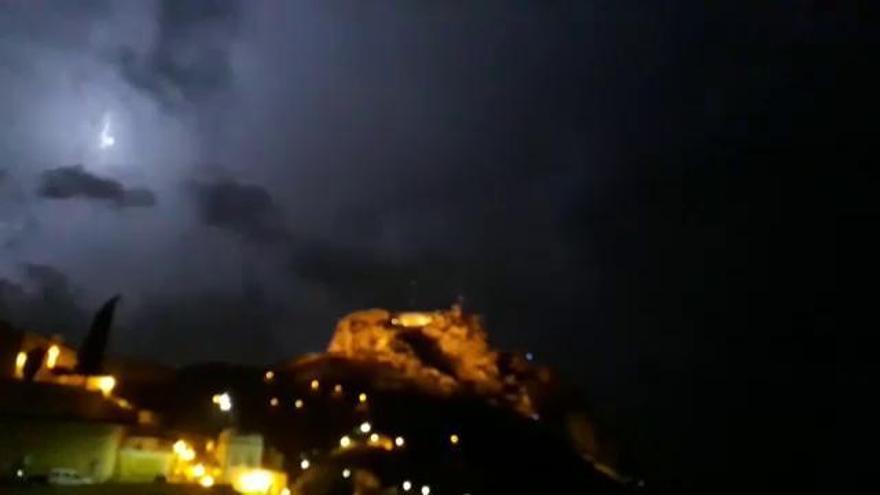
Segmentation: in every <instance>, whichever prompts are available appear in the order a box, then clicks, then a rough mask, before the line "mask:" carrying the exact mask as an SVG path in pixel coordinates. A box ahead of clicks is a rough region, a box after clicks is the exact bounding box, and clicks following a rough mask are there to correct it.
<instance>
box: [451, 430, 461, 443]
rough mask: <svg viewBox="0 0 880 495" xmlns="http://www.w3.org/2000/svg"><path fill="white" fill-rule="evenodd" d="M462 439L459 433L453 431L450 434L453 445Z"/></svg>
mask: <svg viewBox="0 0 880 495" xmlns="http://www.w3.org/2000/svg"><path fill="white" fill-rule="evenodd" d="M460 440H461V439H460V438H458V435H456V434H455V433H453V434H452V435H449V443H451V444H452V445H458V442H459V441H460Z"/></svg>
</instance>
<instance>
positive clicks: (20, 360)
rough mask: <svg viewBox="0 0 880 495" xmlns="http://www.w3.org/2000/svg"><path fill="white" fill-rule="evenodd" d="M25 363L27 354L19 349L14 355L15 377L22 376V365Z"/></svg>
mask: <svg viewBox="0 0 880 495" xmlns="http://www.w3.org/2000/svg"><path fill="white" fill-rule="evenodd" d="M25 364H27V354H25V352H24V351H19V353H18V354H16V355H15V377H16V378H24V365H25Z"/></svg>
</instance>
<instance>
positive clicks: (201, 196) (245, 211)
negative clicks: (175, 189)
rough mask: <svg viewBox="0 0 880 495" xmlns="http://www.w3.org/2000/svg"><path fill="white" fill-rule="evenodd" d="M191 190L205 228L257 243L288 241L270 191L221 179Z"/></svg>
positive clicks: (199, 185)
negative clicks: (219, 230) (210, 227)
mask: <svg viewBox="0 0 880 495" xmlns="http://www.w3.org/2000/svg"><path fill="white" fill-rule="evenodd" d="M191 190H192V192H193V195H194V198H195V201H196V208H197V210H198V213H199V216H200V218H201V220H202V222H204V223H205V224H206V225H210V226H212V227H217V228H220V229H224V230H227V231H229V232H233V233H235V234H236V235H239V236H241V237H242V238H243V239H246V240H249V241H254V242H276V241H281V240H284V239H286V238H288V232H287V228H286V227H285V225H284V217H283V214H282V212H281V210H280V209H279V207H278V205H276V204H275V201H274V200H273V199H272V196H271V195H270V194H269V192H268V191H267V190H266V189H264V188H262V187H260V186H258V185H255V184H242V183H239V182H236V181H234V180H220V181H215V182H202V183H200V182H196V183H193V184H192V185H191Z"/></svg>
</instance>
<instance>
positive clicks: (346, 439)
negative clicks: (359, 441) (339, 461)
mask: <svg viewBox="0 0 880 495" xmlns="http://www.w3.org/2000/svg"><path fill="white" fill-rule="evenodd" d="M350 445H351V438H350V437H349V436H348V435H345V436H343V437H342V438H340V439H339V446H340V447H342V448H343V449H345V448H348V447H349V446H350Z"/></svg>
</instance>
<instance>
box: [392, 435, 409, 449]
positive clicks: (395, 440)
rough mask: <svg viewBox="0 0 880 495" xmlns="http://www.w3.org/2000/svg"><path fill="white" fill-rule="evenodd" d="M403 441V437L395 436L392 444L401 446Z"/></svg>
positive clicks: (404, 441)
mask: <svg viewBox="0 0 880 495" xmlns="http://www.w3.org/2000/svg"><path fill="white" fill-rule="evenodd" d="M405 443H406V440H404V439H403V437H396V438H395V439H394V445H397V446H398V447H403V444H405Z"/></svg>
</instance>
